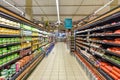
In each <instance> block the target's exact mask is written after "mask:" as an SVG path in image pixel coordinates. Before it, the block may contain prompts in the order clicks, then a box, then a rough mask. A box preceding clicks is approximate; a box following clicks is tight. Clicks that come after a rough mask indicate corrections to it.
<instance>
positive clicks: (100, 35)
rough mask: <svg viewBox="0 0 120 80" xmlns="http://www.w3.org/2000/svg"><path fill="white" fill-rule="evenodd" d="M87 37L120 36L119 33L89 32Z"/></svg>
mask: <svg viewBox="0 0 120 80" xmlns="http://www.w3.org/2000/svg"><path fill="white" fill-rule="evenodd" d="M89 37H120V34H114V33H113V34H105V33H97V34H91V35H89Z"/></svg>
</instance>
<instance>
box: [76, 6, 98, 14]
mask: <svg viewBox="0 0 120 80" xmlns="http://www.w3.org/2000/svg"><path fill="white" fill-rule="evenodd" d="M98 8H100V6H96V7H92V6H87V7H86V6H81V7H80V8H79V10H78V11H77V13H76V14H91V13H93V12H94V11H95V10H97V9H98Z"/></svg>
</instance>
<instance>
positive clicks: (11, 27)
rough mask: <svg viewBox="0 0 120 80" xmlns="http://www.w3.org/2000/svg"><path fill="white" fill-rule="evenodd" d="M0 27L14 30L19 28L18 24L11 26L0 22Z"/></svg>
mask: <svg viewBox="0 0 120 80" xmlns="http://www.w3.org/2000/svg"><path fill="white" fill-rule="evenodd" d="M0 27H4V28H9V29H15V30H19V29H20V28H19V27H20V26H19V27H13V26H8V25H5V24H0Z"/></svg>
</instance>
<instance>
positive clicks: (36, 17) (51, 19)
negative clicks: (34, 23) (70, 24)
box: [34, 16, 57, 21]
mask: <svg viewBox="0 0 120 80" xmlns="http://www.w3.org/2000/svg"><path fill="white" fill-rule="evenodd" d="M48 18H49V19H50V21H57V17H56V16H49V17H48ZM34 19H36V20H39V21H41V16H34ZM44 21H48V19H47V18H46V17H44Z"/></svg>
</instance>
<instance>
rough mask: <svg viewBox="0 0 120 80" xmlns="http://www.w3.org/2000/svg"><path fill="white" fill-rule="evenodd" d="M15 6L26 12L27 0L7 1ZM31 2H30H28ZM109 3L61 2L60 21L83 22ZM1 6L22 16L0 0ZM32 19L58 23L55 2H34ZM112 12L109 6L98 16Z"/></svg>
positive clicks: (100, 0)
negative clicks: (82, 20)
mask: <svg viewBox="0 0 120 80" xmlns="http://www.w3.org/2000/svg"><path fill="white" fill-rule="evenodd" d="M6 1H8V2H9V3H11V4H13V5H14V6H16V7H18V8H19V9H20V10H22V11H23V12H25V8H26V7H25V6H26V0H6ZM28 1H29V0H28ZM114 1H116V2H117V3H116V4H115V5H114V6H117V5H118V4H120V0H114ZM107 2H109V0H59V5H60V19H61V21H64V19H65V18H72V19H73V21H77V20H81V19H83V18H85V17H86V16H88V15H89V14H92V13H93V12H94V11H96V10H97V9H99V8H100V7H102V6H103V5H104V4H106V3H107ZM0 5H2V6H4V7H7V8H8V9H11V10H12V11H14V12H16V13H18V14H20V13H19V12H18V11H16V10H15V9H14V8H12V7H10V6H9V5H7V4H6V3H4V2H3V1H2V0H0ZM31 6H32V17H33V19H35V20H38V21H41V20H44V21H53V22H56V21H57V10H56V1H55V0H32V5H30V6H28V7H31ZM109 10H110V6H107V7H106V8H104V9H103V10H101V11H100V12H99V13H97V15H96V16H99V15H100V14H103V13H105V12H106V11H109Z"/></svg>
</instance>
